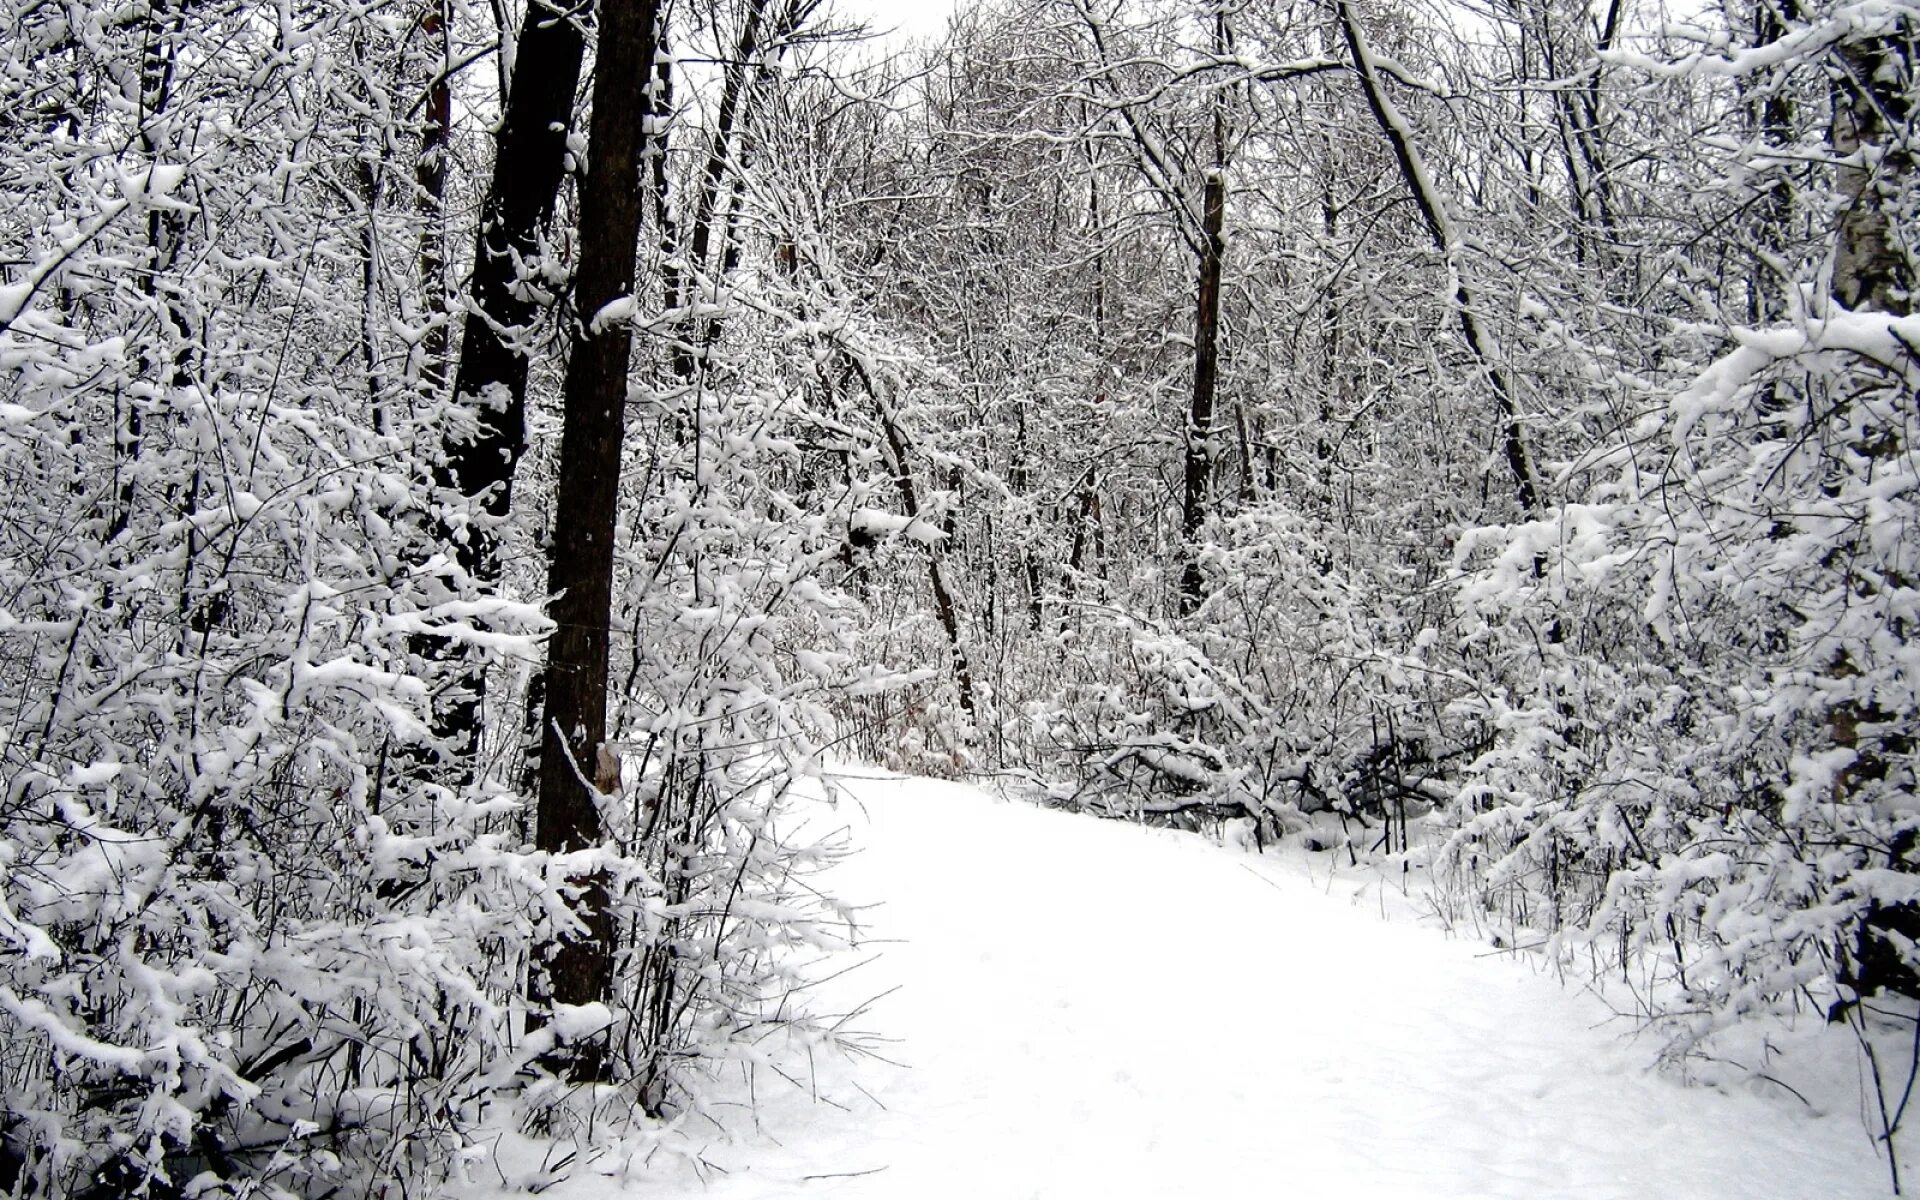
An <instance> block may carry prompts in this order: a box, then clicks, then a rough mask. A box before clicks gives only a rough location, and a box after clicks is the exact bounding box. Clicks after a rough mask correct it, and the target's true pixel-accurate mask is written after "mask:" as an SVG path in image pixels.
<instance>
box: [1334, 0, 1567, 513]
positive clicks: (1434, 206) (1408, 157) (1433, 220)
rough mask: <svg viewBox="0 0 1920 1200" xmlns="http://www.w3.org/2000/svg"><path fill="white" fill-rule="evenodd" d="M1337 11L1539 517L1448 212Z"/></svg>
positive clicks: (1521, 501)
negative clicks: (1448, 279)
mask: <svg viewBox="0 0 1920 1200" xmlns="http://www.w3.org/2000/svg"><path fill="white" fill-rule="evenodd" d="M1334 12H1335V15H1336V16H1337V17H1338V18H1339V22H1340V32H1341V34H1342V36H1344V37H1345V38H1346V42H1347V48H1348V50H1350V51H1351V52H1352V55H1353V70H1354V74H1356V75H1358V76H1359V77H1360V86H1361V90H1362V91H1363V92H1364V93H1365V95H1366V98H1367V108H1368V109H1369V110H1370V111H1371V112H1372V113H1373V118H1374V120H1375V122H1376V123H1378V124H1379V126H1380V132H1381V133H1382V134H1384V135H1385V136H1386V139H1387V144H1388V145H1389V146H1391V147H1392V148H1393V158H1394V162H1395V163H1396V164H1397V165H1398V166H1399V168H1400V178H1401V180H1402V181H1403V182H1404V183H1405V184H1406V185H1407V191H1408V192H1409V193H1410V194H1411V195H1412V196H1413V204H1414V207H1415V208H1416V209H1417V210H1418V211H1419V213H1420V220H1421V223H1422V224H1424V225H1425V226H1426V227H1427V236H1428V237H1430V238H1432V239H1433V245H1434V248H1435V249H1436V250H1438V251H1439V252H1440V253H1441V255H1442V257H1444V258H1445V259H1446V263H1447V269H1448V270H1449V271H1451V272H1452V273H1453V276H1454V288H1453V314H1454V319H1455V320H1457V321H1458V322H1459V324H1460V336H1461V337H1462V338H1464V339H1465V340H1466V343H1467V350H1468V351H1469V352H1470V353H1471V354H1472V355H1473V360H1474V362H1475V363H1476V364H1478V365H1479V367H1480V373H1481V375H1482V376H1484V377H1485V379H1486V381H1487V386H1488V387H1489V388H1490V389H1491V390H1492V392H1493V402H1494V407H1495V408H1496V409H1497V410H1498V411H1499V414H1500V423H1501V438H1500V441H1501V450H1502V452H1503V453H1504V455H1505V457H1506V460H1507V469H1508V470H1509V471H1511V472H1512V473H1513V497H1514V500H1515V501H1516V502H1517V503H1518V505H1519V508H1520V512H1521V513H1522V514H1523V515H1525V516H1529V517H1534V516H1538V515H1539V514H1540V511H1541V506H1542V504H1543V503H1544V501H1545V495H1546V493H1545V489H1544V488H1542V487H1541V485H1540V478H1539V475H1538V474H1537V473H1536V472H1535V470H1534V466H1533V456H1532V455H1531V454H1530V453H1529V452H1528V450H1527V438H1526V432H1525V429H1524V427H1523V425H1522V424H1521V418H1520V406H1519V403H1518V401H1516V400H1515V398H1514V394H1513V385H1512V383H1511V381H1510V380H1509V379H1508V378H1507V373H1506V372H1505V371H1502V370H1501V369H1500V368H1499V366H1498V365H1496V364H1495V363H1494V360H1493V356H1492V354H1491V352H1490V351H1489V349H1488V346H1487V341H1486V337H1485V335H1484V334H1483V333H1482V331H1481V328H1480V317H1479V315H1478V314H1477V312H1476V311H1475V309H1474V301H1473V291H1472V289H1471V288H1469V287H1468V286H1467V276H1466V272H1465V270H1464V269H1463V268H1464V266H1465V264H1464V263H1462V262H1461V261H1460V241H1459V238H1458V237H1457V236H1456V235H1455V233H1454V229H1453V225H1452V223H1451V222H1449V221H1448V220H1447V213H1446V208H1445V207H1444V206H1443V205H1442V203H1441V200H1440V196H1439V194H1438V193H1437V192H1436V191H1435V189H1434V186H1433V177H1432V176H1431V175H1430V174H1428V172H1427V167H1426V163H1425V162H1424V161H1422V159H1421V157H1420V151H1419V149H1418V148H1417V147H1416V146H1415V145H1414V144H1413V134H1412V132H1411V131H1410V130H1409V129H1408V128H1407V123H1406V120H1405V118H1403V117H1402V116H1401V115H1400V110H1399V109H1398V108H1397V107H1395V105H1394V103H1393V100H1392V99H1391V98H1390V97H1389V96H1388V95H1387V91H1386V88H1385V87H1384V86H1382V85H1381V82H1380V71H1379V67H1378V65H1377V64H1376V63H1375V61H1374V57H1373V48H1372V47H1371V46H1369V45H1368V44H1367V39H1366V36H1365V35H1364V34H1362V33H1361V32H1360V26H1359V23H1358V22H1356V21H1355V20H1354V16H1353V10H1352V9H1351V8H1349V7H1348V6H1347V4H1346V3H1345V0H1341V3H1339V4H1337V5H1336V6H1335V8H1334Z"/></svg>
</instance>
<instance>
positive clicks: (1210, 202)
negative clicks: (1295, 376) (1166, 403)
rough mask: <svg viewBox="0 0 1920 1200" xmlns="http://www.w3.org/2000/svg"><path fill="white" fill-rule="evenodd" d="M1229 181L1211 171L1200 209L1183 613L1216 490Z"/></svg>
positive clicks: (1197, 586) (1198, 586)
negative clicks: (1216, 410)
mask: <svg viewBox="0 0 1920 1200" xmlns="http://www.w3.org/2000/svg"><path fill="white" fill-rule="evenodd" d="M1226 213H1227V177H1226V173H1225V171H1224V169H1223V168H1222V167H1220V166H1219V165H1217V164H1216V165H1215V166H1214V168H1213V169H1212V170H1210V171H1208V172H1207V181H1206V188H1205V191H1204V193H1203V207H1202V210H1201V245H1200V286H1199V298H1198V302H1197V303H1196V305H1195V309H1194V317H1193V399H1192V402H1191V403H1190V404H1189V406H1188V408H1187V451H1186V461H1185V470H1184V472H1183V476H1184V478H1183V480H1182V483H1183V487H1182V502H1181V508H1180V539H1181V543H1182V545H1183V546H1184V547H1185V552H1186V563H1185V565H1184V566H1183V567H1182V568H1181V571H1180V613H1181V615H1182V616H1186V615H1190V614H1191V613H1192V612H1193V611H1194V610H1195V609H1197V608H1199V607H1200V600H1201V597H1202V594H1203V592H1204V590H1205V581H1204V580H1203V579H1202V577H1201V573H1200V529H1201V527H1202V526H1203V525H1205V524H1206V520H1207V506H1208V502H1209V499H1210V497H1211V494H1212V491H1213V460H1214V449H1215V447H1214V444H1213V435H1214V428H1213V400H1214V391H1215V390H1216V388H1217V386H1218V382H1219V377H1220V274H1221V269H1222V267H1223V266H1224V265H1225V262H1226V257H1227V239H1226Z"/></svg>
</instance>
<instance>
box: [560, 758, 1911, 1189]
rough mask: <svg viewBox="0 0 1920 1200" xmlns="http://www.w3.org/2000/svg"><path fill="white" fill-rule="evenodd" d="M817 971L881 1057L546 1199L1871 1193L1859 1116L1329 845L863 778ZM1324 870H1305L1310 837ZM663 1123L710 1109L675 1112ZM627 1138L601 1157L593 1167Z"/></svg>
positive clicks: (1875, 1174) (766, 1100)
mask: <svg viewBox="0 0 1920 1200" xmlns="http://www.w3.org/2000/svg"><path fill="white" fill-rule="evenodd" d="M846 786H847V791H848V795H847V797H846V798H843V799H842V801H841V802H840V812H841V814H843V815H844V816H845V817H846V818H847V819H848V820H849V821H850V822H851V823H852V825H853V829H854V835H855V836H854V840H855V843H856V844H857V845H859V846H860V847H861V848H862V850H863V852H862V853H860V854H858V855H856V856H855V857H853V858H851V859H849V860H848V861H847V862H845V863H844V864H842V865H841V866H839V867H836V868H835V871H834V880H833V884H834V886H835V887H836V888H837V890H838V891H839V893H840V894H841V895H842V896H843V897H845V898H847V899H850V900H855V901H881V902H883V903H882V904H881V906H880V907H878V908H875V909H873V910H871V911H870V912H869V914H868V924H869V928H868V935H869V936H868V944H867V948H866V950H865V952H864V953H865V956H866V957H868V958H870V959H871V960H872V961H870V962H868V963H867V965H865V966H863V967H861V968H860V969H859V970H857V971H854V972H852V973H850V974H848V975H846V976H844V977H843V978H841V979H838V980H836V981H834V983H833V984H832V988H833V989H834V993H833V994H834V996H835V997H836V998H838V999H839V1000H841V1001H842V1002H848V1001H851V1000H854V999H858V998H866V997H872V996H874V995H876V994H878V993H881V992H886V991H887V990H888V989H892V988H896V987H897V989H898V990H895V991H891V992H890V993H889V994H887V995H885V996H884V997H882V998H880V999H879V1000H878V1001H877V1002H876V1003H875V1004H874V1005H873V1006H872V1007H871V1008H870V1009H869V1010H867V1012H866V1013H864V1014H863V1016H862V1018H861V1024H862V1025H863V1026H864V1027H865V1028H867V1029H869V1030H871V1031H873V1032H875V1033H878V1034H880V1035H882V1036H884V1037H886V1038H888V1039H892V1040H891V1042H890V1043H889V1044H888V1046H887V1048H886V1052H887V1053H888V1054H889V1055H890V1056H891V1057H894V1058H897V1059H898V1061H899V1063H900V1064H902V1065H900V1066H898V1067H895V1066H890V1065H887V1064H885V1063H879V1062H872V1061H868V1062H866V1063H864V1064H860V1065H855V1066H849V1065H847V1064H827V1063H822V1064H819V1071H818V1072H817V1074H815V1075H812V1076H810V1077H808V1078H806V1079H802V1081H801V1082H802V1083H803V1084H805V1085H806V1087H807V1089H809V1090H818V1091H819V1092H820V1093H821V1095H822V1097H823V1098H822V1099H821V1100H820V1101H817V1102H816V1101H815V1100H814V1099H812V1097H811V1096H808V1095H805V1094H803V1092H802V1090H800V1089H794V1088H786V1089H784V1090H779V1091H775V1090H771V1089H768V1088H767V1087H766V1086H765V1085H764V1084H762V1085H761V1087H760V1089H759V1091H760V1106H761V1123H760V1128H759V1130H758V1131H757V1132H750V1133H748V1134H746V1135H744V1136H735V1137H728V1136H724V1135H722V1134H721V1133H719V1132H718V1131H715V1132H713V1133H712V1135H711V1137H710V1139H708V1141H707V1144H705V1145H703V1146H700V1149H699V1158H700V1159H702V1160H704V1163H703V1164H702V1165H700V1166H698V1167H697V1168H696V1167H695V1166H692V1165H688V1164H670V1163H668V1162H665V1161H663V1159H665V1158H666V1157H668V1156H657V1157H656V1160H655V1162H654V1163H653V1165H652V1167H651V1168H650V1169H647V1170H635V1171H633V1173H632V1174H630V1175H629V1176H628V1178H627V1179H626V1180H625V1182H624V1184H622V1183H621V1182H620V1181H618V1180H615V1179H612V1178H608V1177H606V1176H599V1177H594V1176H592V1175H590V1174H589V1175H582V1176H579V1177H576V1178H575V1179H573V1180H571V1181H569V1182H568V1183H566V1184H564V1185H562V1186H560V1187H559V1188H556V1189H555V1190H554V1191H553V1192H551V1193H549V1194H550V1195H557V1196H561V1197H565V1198H568V1200H587V1198H594V1200H598V1198H601V1197H611V1196H614V1195H621V1196H637V1197H654V1198H660V1197H672V1198H679V1197H691V1196H707V1197H712V1198H714V1200H758V1198H761V1197H786V1196H830V1197H834V1198H835V1200H842V1198H844V1200H937V1198H941V1197H956V1198H957V1197H966V1198H967V1200H1008V1198H1024V1197H1063V1198H1074V1197H1089V1198H1100V1200H1116V1198H1121V1197H1208V1198H1217V1197H1262V1198H1265V1197H1302V1198H1315V1197H1332V1198H1348V1197H1392V1198H1420V1197H1474V1198H1479V1200H1487V1198H1492V1197H1516V1198H1520V1197H1524V1198H1525V1200H1546V1198H1553V1197H1569V1198H1571V1197H1618V1198H1621V1200H1627V1198H1632V1200H1648V1198H1686V1200H1708V1198H1711V1197H1729V1198H1737V1200H1762V1198H1764V1200H1844V1198H1846V1197H1855V1196H1860V1197H1865V1196H1884V1195H1885V1194H1886V1193H1887V1184H1886V1182H1885V1180H1886V1175H1885V1168H1884V1166H1883V1165H1882V1164H1881V1163H1880V1162H1879V1161H1878V1160H1877V1159H1876V1158H1875V1156H1874V1154H1873V1151H1872V1147H1871V1144H1870V1142H1869V1139H1868V1137H1867V1135H1866V1133H1865V1131H1864V1129H1863V1126H1862V1124H1861V1121H1860V1119H1859V1117H1858V1113H1857V1111H1855V1110H1853V1109H1846V1110H1845V1111H1834V1112H1832V1113H1829V1114H1827V1115H1824V1116H1815V1115H1813V1114H1811V1113H1810V1112H1809V1111H1808V1110H1807V1109H1806V1108H1805V1107H1804V1106H1802V1105H1800V1104H1799V1103H1798V1102H1795V1101H1793V1100H1791V1099H1790V1098H1784V1097H1781V1096H1779V1095H1776V1096H1775V1097H1762V1096H1760V1095H1758V1094H1755V1093H1753V1092H1750V1091H1747V1090H1745V1089H1739V1088H1736V1089H1729V1090H1716V1089H1711V1088H1703V1087H1683V1086H1681V1085H1680V1084H1679V1083H1677V1082H1675V1081H1674V1080H1672V1079H1671V1078H1670V1077H1668V1076H1666V1075H1663V1074H1657V1073H1654V1072H1652V1071H1650V1070H1648V1069H1647V1067H1648V1063H1649V1061H1650V1059H1651V1058H1652V1056H1653V1053H1654V1050H1655V1047H1653V1046H1651V1045H1649V1044H1648V1043H1647V1042H1646V1041H1644V1040H1640V1041H1632V1040H1629V1039H1628V1038H1627V1036H1626V1035H1627V1034H1628V1032H1629V1029H1628V1026H1627V1025H1626V1024H1625V1023H1623V1022H1619V1021H1616V1020H1615V1019H1613V1017H1612V1015H1611V1013H1610V1011H1609V1010H1608V1009H1607V1008H1606V1007H1605V1006H1604V1005H1602V1004H1601V1003H1600V1002H1599V1001H1598V1000H1597V999H1595V998H1594V997H1592V996H1589V995H1584V994H1582V993H1580V992H1578V991H1576V990H1574V989H1572V988H1568V987H1565V986H1563V985H1561V984H1560V983H1559V982H1557V981H1556V980H1554V979H1552V978H1550V977H1545V976H1542V975H1540V974H1538V973H1536V972H1535V971H1534V970H1532V969H1530V968H1529V966H1528V965H1527V964H1525V963H1522V962H1516V961H1514V960H1512V959H1511V958H1509V957H1506V956H1502V955H1499V954H1492V953H1489V952H1488V948H1487V947H1486V946H1485V945H1483V944H1479V943H1477V942H1475V941H1472V940H1469V939H1465V938H1451V937H1449V936H1447V935H1446V934H1445V933H1444V932H1443V931H1441V930H1439V929H1437V928H1434V927H1432V926H1431V925H1429V924H1427V923H1424V922H1417V921H1414V920H1412V919H1410V918H1408V917H1406V916H1404V915H1402V916H1401V917H1399V918H1397V919H1383V906H1382V903H1381V896H1380V888H1379V885H1378V884H1377V882H1376V883H1372V884H1367V885H1363V881H1362V878H1361V877H1360V876H1358V875H1354V876H1351V877H1349V876H1342V875H1338V874H1330V873H1329V872H1328V870H1327V866H1326V859H1325V858H1324V857H1323V858H1320V859H1318V860H1309V859H1307V858H1306V857H1304V856H1302V855H1294V856H1280V857H1273V856H1269V857H1257V856H1253V855H1249V854H1247V853H1245V852H1242V851H1237V850H1227V849H1222V848H1220V847H1217V846H1214V845H1212V844H1210V843H1208V842H1206V841H1205V840H1203V839H1201V838H1198V837H1194V836H1191V835H1184V834H1179V833H1173V832H1168V831H1157V830H1149V829H1141V828H1136V827H1131V826H1127V825H1122V824H1117V823H1108V822H1100V821H1095V820H1091V819H1087V818H1083V817H1074V816H1068V815H1065V814H1060V813H1054V812H1047V811H1042V810H1039V809H1036V808H1033V807H1029V806H1027V805H1023V804H1019V803H1013V802H1007V801H1004V800H1000V799H996V798H993V797H990V796H988V795H985V794H983V793H982V792H980V791H977V790H975V789H973V788H969V787H964V786H960V785H957V784H949V783H939V782H931V781H926V780H899V779H877V778H852V779H848V780H847V781H846ZM1315 861H1317V862H1318V863H1319V864H1320V865H1319V867H1318V869H1317V870H1316V869H1315V868H1314V867H1313V865H1312V863H1313V862H1315ZM680 1136H683V1137H691V1138H693V1139H694V1142H695V1143H696V1144H698V1143H699V1142H700V1141H701V1139H702V1138H705V1137H706V1135H705V1134H703V1133H702V1132H701V1130H700V1129H699V1127H698V1125H697V1123H691V1122H690V1123H689V1124H688V1125H687V1126H686V1127H685V1128H684V1129H682V1130H681V1131H680ZM613 1166H614V1164H612V1163H611V1162H602V1163H600V1164H598V1167H597V1169H599V1170H602V1171H604V1170H611V1169H613Z"/></svg>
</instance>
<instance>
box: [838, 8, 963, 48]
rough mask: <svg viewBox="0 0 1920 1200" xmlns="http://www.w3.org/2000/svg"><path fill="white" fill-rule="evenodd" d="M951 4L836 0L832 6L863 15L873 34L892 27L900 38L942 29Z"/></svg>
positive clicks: (853, 14) (895, 35)
mask: <svg viewBox="0 0 1920 1200" xmlns="http://www.w3.org/2000/svg"><path fill="white" fill-rule="evenodd" d="M953 5H954V0H837V3H835V5H834V7H835V8H837V9H838V10H839V11H841V12H843V13H845V14H846V15H848V16H850V17H863V18H865V19H866V20H867V21H868V22H869V23H870V24H871V25H872V26H873V29H874V32H876V33H880V32H883V31H885V30H888V29H892V30H894V31H895V32H894V35H893V36H894V37H896V38H902V39H904V38H910V37H918V36H920V35H922V34H928V33H939V32H940V31H941V30H942V29H945V28H946V25H947V17H948V16H949V15H950V14H952V12H953Z"/></svg>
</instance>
